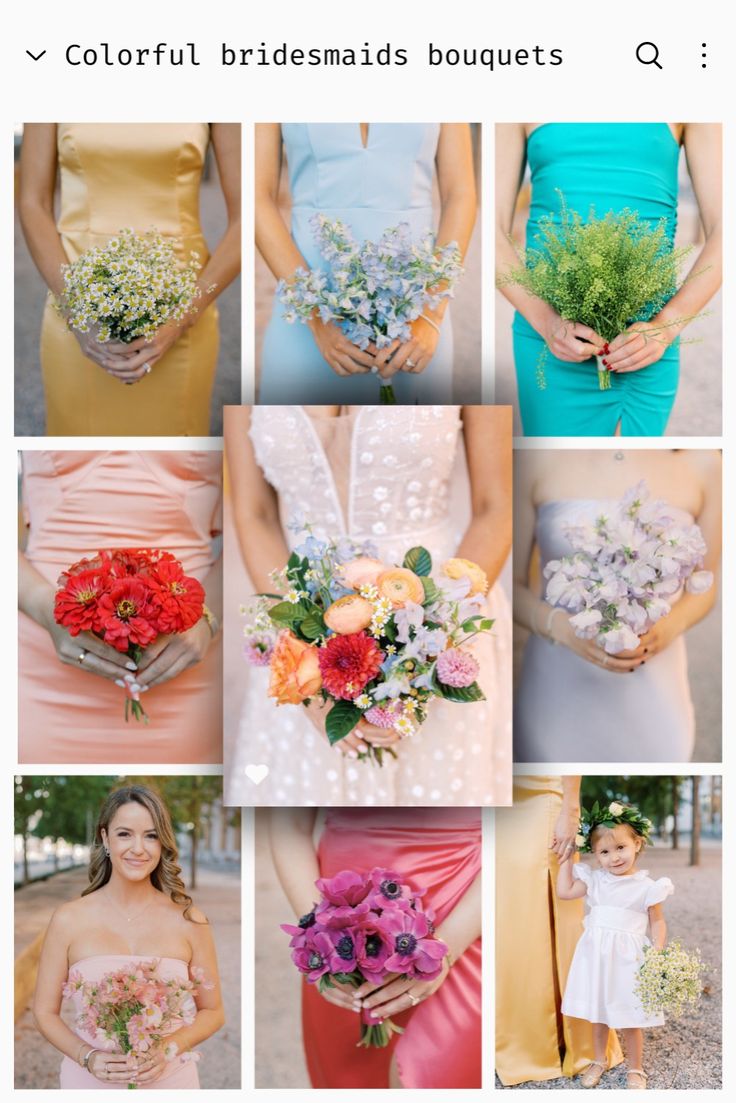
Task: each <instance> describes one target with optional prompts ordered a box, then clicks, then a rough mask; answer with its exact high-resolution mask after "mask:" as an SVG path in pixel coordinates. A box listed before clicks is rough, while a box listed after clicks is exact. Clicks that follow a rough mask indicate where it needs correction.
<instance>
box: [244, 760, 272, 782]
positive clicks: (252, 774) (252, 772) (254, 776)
mask: <svg viewBox="0 0 736 1103" xmlns="http://www.w3.org/2000/svg"><path fill="white" fill-rule="evenodd" d="M245 776H246V777H247V778H248V780H249V781H252V782H253V784H254V785H260V784H261V782H262V781H263V779H264V778H266V777H268V766H265V765H264V764H263V763H261V764H260V765H259V766H255V765H253V763H252V762H249V763H248V765H247V766H246V767H245Z"/></svg>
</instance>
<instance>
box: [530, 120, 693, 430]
mask: <svg viewBox="0 0 736 1103" xmlns="http://www.w3.org/2000/svg"><path fill="white" fill-rule="evenodd" d="M679 156H680V147H679V145H678V144H677V142H676V140H675V137H674V135H673V133H672V130H671V129H670V127H669V126H668V124H667V123H544V124H542V125H541V126H538V127H537V128H536V129H535V130H533V131H532V132H531V134H530V135H529V138H528V140H527V160H528V162H529V170H530V173H531V183H532V195H531V209H530V212H529V222H528V224H527V234H526V243H527V248H534V247H535V245H536V244H537V242H536V241H535V238H536V235H537V234H538V233H539V219H540V218H541V217H542V216H543V215H553V216H555V217H556V219H557V220H558V221H559V213H560V197H559V195H558V194H557V189H559V190H560V191H561V192H562V194H563V195H564V197H565V202H566V204H567V206H568V208H569V209H570V210H573V211H577V212H578V213H579V214H580V215H582V217H583V218H587V217H588V215H589V212H590V209H591V206H592V207H594V208H595V215H596V217H598V218H602V217H603V216H604V215H605V214H607V213H608V211H614V212H615V213H619V212H620V211H622V210H623V209H624V208H625V207H628V208H629V209H630V210H633V211H638V213H639V215H640V217H641V218H642V219H644V220H645V221H647V222H649V223H650V224H651V225H656V224H657V222H658V221H659V220H660V219H661V218H665V219H666V221H667V234H668V236H669V238H670V240H674V236H675V228H676V225H677V190H678V184H677V164H678V160H679ZM513 335H514V363H515V365H516V377H517V383H518V389H519V406H520V412H521V420H522V425H523V429H524V435H525V436H553V437H554V436H611V435H612V434H613V433H614V432H615V431H616V426H617V424H618V423H619V422H621V433H622V435H623V436H643V437H650V436H651V437H654V436H662V434H663V433H664V431H665V427H666V425H667V420H668V418H669V415H670V411H671V409H672V405H673V403H674V401H675V394H676V391H677V382H678V378H679V371H680V350H679V341H675V342H674V343H673V344H671V345H670V346H669V348H668V349H667V350H666V352H665V354H664V356H662V357H661V359H659V360H658V361H657V362H656V363H654V364H650V365H649V366H648V367H646V368H642V369H641V370H640V371H635V372H626V373H625V374H621V375H618V374H616V373H615V372H612V373H611V387H610V390H605V391H601V390H600V388H599V386H598V372H597V367H596V362H595V360H594V359H591V360H586V361H584V362H583V363H582V364H576V363H567V362H565V361H563V360H558V359H557V358H556V357H554V356H553V355H552V354H551V353H550V352H547V355H546V358H545V360H544V376H545V382H546V387H545V388H544V389H541V388H540V387H539V386H538V384H537V366H538V364H539V358H540V355H541V354H542V352H543V351H544V349H545V344H544V341H543V340H542V338H541V337H540V335H539V334H538V333H537V331H536V330H535V329H533V328H532V326H530V325H529V323H528V322H527V321H526V319H525V318H523V317H522V316H521V315H520V314H518V313H517V314H516V315H515V317H514V324H513Z"/></svg>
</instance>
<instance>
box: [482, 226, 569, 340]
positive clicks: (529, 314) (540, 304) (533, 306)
mask: <svg viewBox="0 0 736 1103" xmlns="http://www.w3.org/2000/svg"><path fill="white" fill-rule="evenodd" d="M521 263H522V261H521V259H520V258H519V256H518V254H517V252H516V249H515V248H514V245H513V243H512V241H511V240H510V239H509V237H508V236H507V234H506V232H505V231H504V230H503V229H502V228H501V227H500V226H496V279H497V283H498V289H499V291H500V292H501V294H502V295H503V297H504V298H505V299H508V301H509V302H510V303H511V305H512V306H513V307H514V309H515V310H518V312H519V314H521V316H522V318H524V319H525V320H526V321H527V322H528V323H529V325H530V326H531V327H532V329H534V330H536V332H537V333H539V334H540V336H542V337H545V336H546V334H547V332H548V330H549V328H550V325H551V324H552V322H553V321H558V320H559V319H558V316H557V314H556V313H555V311H554V310H553V309H552V307H551V306H550V305H549V304H548V303H545V302H544V301H543V300H542V299H538V298H536V296H535V295H530V294H529V292H528V291H525V290H524V288H523V287H519V286H518V284H514V283H507V282H506V280H505V277H506V276H508V274H509V272H511V271H512V270H513V269H514V268H518V267H519V265H520V264H521Z"/></svg>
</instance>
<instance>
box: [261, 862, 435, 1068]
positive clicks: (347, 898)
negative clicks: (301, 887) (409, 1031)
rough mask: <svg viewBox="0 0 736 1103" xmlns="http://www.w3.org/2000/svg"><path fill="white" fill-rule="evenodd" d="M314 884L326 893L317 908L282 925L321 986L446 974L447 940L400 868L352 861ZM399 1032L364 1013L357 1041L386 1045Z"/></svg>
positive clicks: (295, 956)
mask: <svg viewBox="0 0 736 1103" xmlns="http://www.w3.org/2000/svg"><path fill="white" fill-rule="evenodd" d="M316 887H317V889H318V891H319V893H320V900H319V903H317V904H315V905H314V907H313V909H312V911H311V912H309V913H308V914H307V915H303V916H302V917H301V919H300V920H299V922H298V925H297V926H293V925H291V924H288V923H283V924H282V925H281V930H282V931H285V932H286V934H288V935H290V936H291V941H290V943H289V945H290V947H291V960H292V961H293V962H294V964H295V965H296V967H297V969H298V970H299V972H300V973H301V974H302V975H303V976H304V977H306V980H307V982H308V983H309V984H317V985H318V987H319V990H320V991H323V990H324V989H325V988H330V987H332V986H333V981H337V982H338V983H339V984H349V985H352V986H353V987H354V988H360V986H361V985H362V984H364V983H365V982H366V981H369V982H370V983H371V984H376V985H383V984H384V983H386V982H387V981H389V980H393V979H395V978H396V977H397V976H399V977H408V978H412V979H415V980H418V981H431V980H435V979H436V978H437V977H439V976H440V974H441V973H442V970H443V968H444V959H445V957H446V956H447V953H448V950H447V946H446V945H445V943H444V942H442V941H440V939H439V938H436V937H435V933H434V916H433V913H432V911H431V910H430V909H429V908H424V907H423V905H422V895H423V893H422V892H421V891H417V890H415V889H413V888H412V887H411V886H410V885H409V884H408V883H407V882H406V880H405V878H404V877H403V876H402V875H401V874H400V873H395V872H392V871H391V870H387V869H379V868H376V869H372V870H371V871H370V873H367V874H366V873H358V872H356V871H354V870H351V869H346V870H342V871H341V872H340V873H337V874H335V876H334V877H323V878H320V880H319V881H317V882H316ZM412 1002H413V1001H412ZM401 1033H403V1031H402V1030H401V1028H400V1027H398V1026H396V1024H395V1023H393V1022H392V1021H391V1019H384V1020H382V1021H379V1020H376V1018H375V1016H374V1015H373V1014H372V1013H371V1012H370V1011H367V1010H364V1011H363V1012H362V1013H361V1031H360V1041H359V1042H358V1045H359V1046H364V1047H366V1048H367V1047H370V1046H386V1045H388V1043H389V1041H390V1040H391V1036H392V1035H393V1034H401Z"/></svg>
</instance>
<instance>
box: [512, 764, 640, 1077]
mask: <svg viewBox="0 0 736 1103" xmlns="http://www.w3.org/2000/svg"><path fill="white" fill-rule="evenodd" d="M513 800H514V803H513V806H512V807H511V808H502V809H497V810H496V1071H497V1073H498V1076H499V1079H500V1080H501V1082H502V1083H503V1084H504V1085H505V1086H506V1087H511V1086H512V1085H514V1084H521V1083H524V1082H526V1081H529V1080H554V1079H555V1078H556V1077H558V1076H570V1077H572V1076H575V1075H576V1074H577V1073H579V1072H580V1071H581V1070H582V1069H583V1068H585V1066H586V1065H587V1064H588V1063H589V1062H590V1061H592V1060H593V1034H592V1027H591V1025H590V1023H586V1022H584V1021H583V1020H582V1019H570V1018H568V1017H567V1016H563V1015H562V1012H561V1010H560V1004H561V1001H562V993H563V991H564V988H565V983H566V981H567V973H568V970H569V968H570V962H571V961H572V956H573V953H574V951H575V946H576V944H577V941H578V939H579V938H580V935H581V934H582V932H583V901H582V900H558V899H557V893H556V891H555V886H556V882H557V858H556V856H555V855H554V854H553V853H552V851H551V850H550V849H549V844H550V841H551V838H552V832H553V829H554V825H555V822H556V820H557V817H558V815H559V813H560V809H561V807H562V781H561V779H560V778H558V777H557V778H554V777H515V778H514V796H513ZM608 1059H609V1063H610V1064H611V1065H614V1064H618V1063H619V1062H620V1061H621V1060H622V1056H621V1050H620V1048H619V1045H618V1042H617V1040H616V1036H615V1035H614V1034H611V1038H610V1041H609V1048H608Z"/></svg>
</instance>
